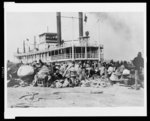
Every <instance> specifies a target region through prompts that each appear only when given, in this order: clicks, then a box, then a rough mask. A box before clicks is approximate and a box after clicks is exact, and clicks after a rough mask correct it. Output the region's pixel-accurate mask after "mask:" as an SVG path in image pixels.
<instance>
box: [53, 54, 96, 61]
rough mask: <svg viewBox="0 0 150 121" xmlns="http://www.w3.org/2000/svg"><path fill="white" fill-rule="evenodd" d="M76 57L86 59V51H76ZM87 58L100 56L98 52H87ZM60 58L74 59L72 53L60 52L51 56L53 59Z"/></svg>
mask: <svg viewBox="0 0 150 121" xmlns="http://www.w3.org/2000/svg"><path fill="white" fill-rule="evenodd" d="M74 58H75V59H84V58H85V53H75V54H74ZM87 58H98V54H97V53H87ZM60 59H72V54H71V53H70V54H58V55H53V56H51V60H60Z"/></svg>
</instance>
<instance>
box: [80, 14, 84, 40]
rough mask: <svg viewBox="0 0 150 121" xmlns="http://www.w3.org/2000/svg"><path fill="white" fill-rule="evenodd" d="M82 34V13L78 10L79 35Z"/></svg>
mask: <svg viewBox="0 0 150 121" xmlns="http://www.w3.org/2000/svg"><path fill="white" fill-rule="evenodd" d="M81 36H83V13H82V12H79V37H81Z"/></svg>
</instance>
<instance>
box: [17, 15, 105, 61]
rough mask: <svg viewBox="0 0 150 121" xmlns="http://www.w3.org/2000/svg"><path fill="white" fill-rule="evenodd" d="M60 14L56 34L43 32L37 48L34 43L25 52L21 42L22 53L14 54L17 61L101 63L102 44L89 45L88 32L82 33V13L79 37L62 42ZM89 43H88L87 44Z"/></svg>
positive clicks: (57, 18)
mask: <svg viewBox="0 0 150 121" xmlns="http://www.w3.org/2000/svg"><path fill="white" fill-rule="evenodd" d="M61 17H62V16H61V12H57V13H56V20H57V21H56V22H57V33H50V32H45V33H42V34H40V35H39V44H38V47H37V44H36V41H34V48H33V49H32V50H30V48H29V50H28V51H26V48H25V46H26V45H25V41H23V52H19V50H18V49H17V53H15V54H14V56H15V58H17V60H19V61H21V62H23V63H32V62H33V61H39V60H42V61H43V62H67V61H87V60H92V61H101V62H102V61H103V60H104V53H103V50H104V47H103V45H102V44H97V43H91V42H90V41H92V40H90V36H89V32H88V31H86V32H85V35H84V31H83V22H84V20H83V13H82V12H79V13H78V20H79V37H78V39H77V40H71V41H68V40H66V41H65V40H62V36H61ZM89 42H90V43H89Z"/></svg>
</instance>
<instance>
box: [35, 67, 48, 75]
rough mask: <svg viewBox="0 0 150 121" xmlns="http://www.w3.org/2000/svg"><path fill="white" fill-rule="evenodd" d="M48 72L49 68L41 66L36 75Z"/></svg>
mask: <svg viewBox="0 0 150 121" xmlns="http://www.w3.org/2000/svg"><path fill="white" fill-rule="evenodd" d="M49 72H50V70H49V68H48V67H46V66H43V67H42V68H41V69H40V71H39V72H38V75H43V74H48V73H49Z"/></svg>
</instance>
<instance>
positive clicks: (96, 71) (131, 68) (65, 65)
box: [28, 52, 144, 88]
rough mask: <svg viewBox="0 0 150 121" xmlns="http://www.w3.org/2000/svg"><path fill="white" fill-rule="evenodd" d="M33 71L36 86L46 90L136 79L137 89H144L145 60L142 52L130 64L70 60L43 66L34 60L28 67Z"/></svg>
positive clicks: (33, 82) (40, 62) (123, 62)
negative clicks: (95, 82)
mask: <svg viewBox="0 0 150 121" xmlns="http://www.w3.org/2000/svg"><path fill="white" fill-rule="evenodd" d="M28 65H30V66H32V67H33V68H34V70H35V71H34V72H35V73H34V79H33V80H32V84H33V86H38V85H42V86H44V87H75V86H81V85H83V84H85V83H86V82H88V81H89V80H96V79H97V80H107V82H109V83H110V84H111V85H113V84H114V83H121V82H123V83H125V84H126V85H128V82H129V80H134V81H133V82H134V83H133V84H134V85H136V88H137V87H138V85H139V84H140V87H143V80H144V76H143V75H144V74H143V67H144V60H143V58H142V55H141V53H140V52H139V53H138V56H137V57H136V58H135V59H134V60H133V61H131V62H127V61H121V62H119V61H113V60H111V61H110V62H100V61H88V60H87V61H70V62H61V63H60V62H59V63H56V62H53V63H50V62H49V63H44V62H42V61H41V60H39V62H37V61H34V62H32V63H30V64H28Z"/></svg>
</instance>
